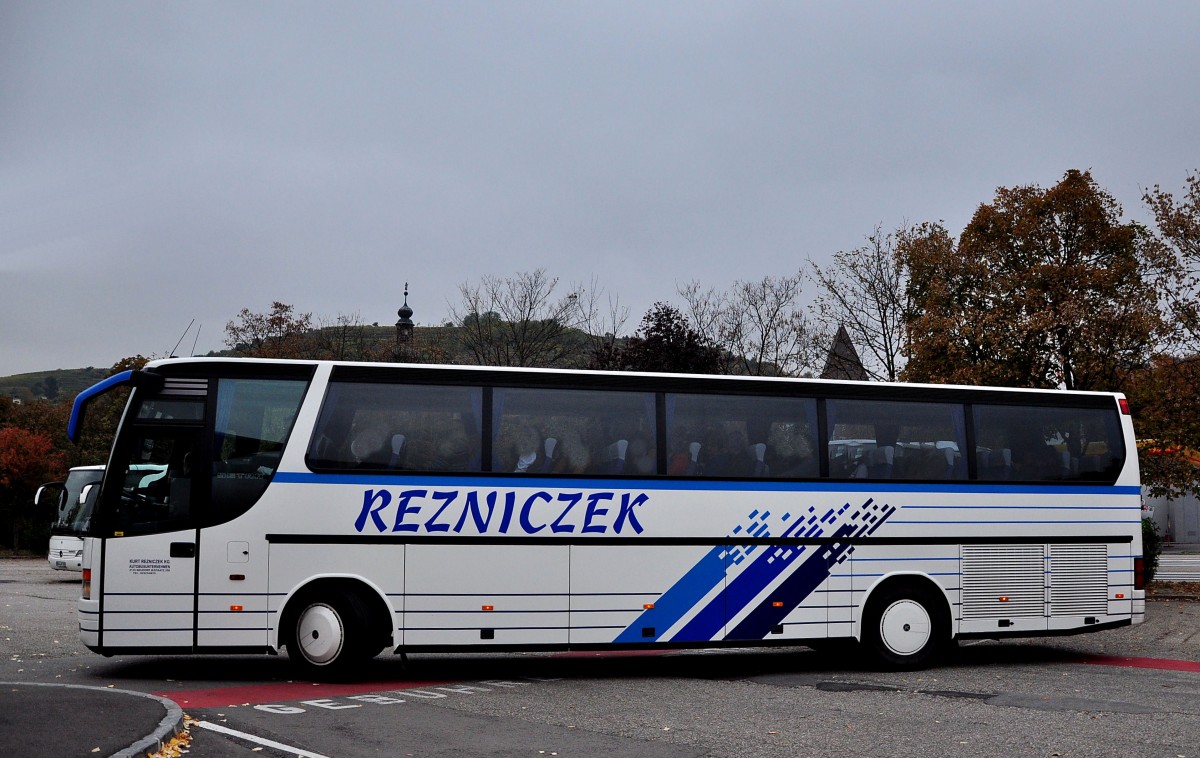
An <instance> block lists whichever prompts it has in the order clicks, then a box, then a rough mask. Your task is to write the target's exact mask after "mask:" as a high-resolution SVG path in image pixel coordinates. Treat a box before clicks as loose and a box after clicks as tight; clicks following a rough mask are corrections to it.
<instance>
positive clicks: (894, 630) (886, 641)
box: [863, 583, 950, 669]
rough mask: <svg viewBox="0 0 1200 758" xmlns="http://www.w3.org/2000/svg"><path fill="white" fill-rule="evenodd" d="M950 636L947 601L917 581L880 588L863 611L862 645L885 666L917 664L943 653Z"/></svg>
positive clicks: (909, 666) (910, 667)
mask: <svg viewBox="0 0 1200 758" xmlns="http://www.w3.org/2000/svg"><path fill="white" fill-rule="evenodd" d="M949 639H950V618H949V612H948V610H947V608H946V603H945V602H944V601H943V600H942V598H940V597H938V595H937V594H936V593H935V592H934V590H933V589H932V588H930V587H926V586H922V585H920V584H912V583H897V584H893V585H891V586H885V587H883V588H881V589H880V590H878V591H877V593H876V595H875V596H873V597H872V598H871V601H870V603H869V604H868V605H867V610H866V613H865V614H864V615H863V645H864V647H865V648H866V649H867V651H868V652H869V653H870V654H871V656H872V657H873V658H874V659H875V662H876V663H878V664H880V665H881V666H882V667H884V668H887V669H915V668H920V667H921V666H924V665H926V664H928V663H929V662H930V661H932V660H934V659H935V658H936V657H937V656H938V655H939V654H940V653H942V652H943V650H944V649H945V648H946V645H947V643H948V642H949Z"/></svg>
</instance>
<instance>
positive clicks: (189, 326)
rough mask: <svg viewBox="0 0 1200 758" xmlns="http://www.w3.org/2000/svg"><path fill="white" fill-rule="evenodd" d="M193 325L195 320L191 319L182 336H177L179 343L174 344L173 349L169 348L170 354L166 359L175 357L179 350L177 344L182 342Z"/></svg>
mask: <svg viewBox="0 0 1200 758" xmlns="http://www.w3.org/2000/svg"><path fill="white" fill-rule="evenodd" d="M194 323H196V319H192V320H191V321H189V322H188V325H187V329H184V330H183V334H181V335H179V342H176V343H175V347H173V348H171V354H170V355H168V356H167V357H168V358H174V357H175V351H176V350H178V349H179V343H180V342H183V338H184V337H186V336H187V333H188V332H190V331H191V330H192V324H194Z"/></svg>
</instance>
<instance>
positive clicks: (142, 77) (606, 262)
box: [0, 0, 1200, 375]
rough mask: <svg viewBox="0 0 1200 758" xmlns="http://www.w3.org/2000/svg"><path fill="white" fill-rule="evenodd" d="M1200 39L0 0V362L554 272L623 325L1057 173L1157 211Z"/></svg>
mask: <svg viewBox="0 0 1200 758" xmlns="http://www.w3.org/2000/svg"><path fill="white" fill-rule="evenodd" d="M1198 42H1200V3H1196V2H1171V3H1161V2H1158V3H1156V2H1128V3H1117V2H1079V3H1077V2H1059V3H1046V2H1044V1H1041V2H1029V3H1025V2H1006V3H999V2H988V3H983V2H978V3H975V2H945V3H929V2H904V3H898V2H892V3H841V2H837V3H835V2H829V3H809V2H736V3H735V2H729V3H706V2H697V1H696V0H688V1H685V2H623V3H617V2H612V3H603V2H601V3H586V4H585V3H570V2H561V1H560V0H550V1H548V2H536V3H535V2H499V1H496V2H433V1H432V0H430V1H429V2H336V3H335V2H297V1H294V0H289V1H288V2H245V1H244V0H237V1H232V2H198V1H195V2H182V1H177V2H163V1H162V0H152V1H148V2H84V1H83V0H77V1H75V2H52V1H49V0H0V375H7V374H13V373H19V372H26V371H37V370H43V369H53V368H76V367H81V366H89V365H92V366H99V367H107V366H109V365H111V364H112V363H113V362H115V361H116V360H118V359H120V358H122V357H126V356H129V355H134V354H139V353H140V354H143V355H157V356H161V355H164V354H166V353H167V352H168V351H169V350H170V349H171V347H172V346H173V345H174V344H175V342H176V340H178V339H179V337H180V335H181V334H183V331H184V329H185V328H186V327H187V326H188V324H189V322H190V321H191V320H192V319H195V320H196V322H197V323H198V324H201V325H202V330H201V332H200V336H199V341H198V343H197V344H196V349H197V350H198V351H199V352H205V351H207V350H210V349H216V348H220V347H222V343H223V338H224V325H225V323H226V322H227V321H229V320H231V319H233V318H234V317H235V316H236V314H237V312H238V311H239V310H240V309H241V308H243V307H248V308H250V309H251V310H254V311H264V310H266V309H268V308H269V306H270V304H271V302H272V301H273V300H279V301H283V302H286V303H290V304H292V305H294V306H295V307H296V308H297V310H299V311H302V312H312V313H313V314H314V316H316V317H318V318H320V317H325V318H328V319H332V318H334V317H336V316H337V315H339V314H347V315H349V314H356V315H357V316H358V317H359V318H361V319H362V320H363V321H364V322H367V323H370V322H374V321H378V322H380V323H384V324H391V323H394V322H395V319H396V308H397V307H399V305H400V302H401V298H402V294H401V293H402V288H403V284H404V282H405V281H409V282H411V295H410V298H409V303H410V305H411V306H412V307H413V309H414V310H415V311H416V316H415V318H416V320H417V321H418V323H425V324H429V323H438V322H440V321H441V320H442V319H443V318H444V317H445V316H446V314H447V310H448V309H447V301H448V300H451V301H454V300H456V299H457V297H456V296H457V287H458V285H459V284H460V283H462V282H464V281H472V282H475V281H478V279H479V278H480V277H481V276H482V275H484V274H492V275H496V276H500V277H507V276H513V275H515V274H517V273H519V272H525V271H532V270H534V269H537V268H544V269H546V271H547V272H548V273H549V274H550V275H552V276H557V277H559V278H560V281H561V284H560V286H561V287H562V292H563V293H564V294H565V292H566V288H567V285H568V284H569V283H572V282H588V281H590V280H591V279H592V277H597V278H598V281H599V283H600V284H601V285H602V286H604V287H605V288H606V289H607V291H608V293H609V294H611V295H615V296H617V297H618V298H619V299H620V301H621V303H622V304H623V305H626V306H628V307H629V309H630V312H631V315H630V323H629V325H628V328H630V329H632V328H633V327H635V326H636V325H637V322H638V320H639V319H640V318H641V315H642V314H643V313H645V311H646V310H647V308H649V307H650V305H651V304H652V303H653V302H654V301H656V300H668V301H672V300H674V301H677V300H678V298H677V296H676V290H677V287H678V286H679V285H680V284H683V283H685V282H688V281H690V280H699V281H700V282H701V283H702V284H704V285H705V286H706V287H707V286H713V287H717V288H718V289H727V288H728V287H729V286H730V285H731V284H732V283H733V282H734V281H735V280H738V279H742V280H746V279H759V278H762V277H763V276H768V275H769V276H782V275H789V274H792V273H795V272H796V270H797V269H798V268H799V267H800V265H801V264H802V262H803V260H804V259H805V258H806V257H810V256H811V257H813V258H814V259H818V260H820V259H824V258H827V257H828V256H829V255H830V254H831V253H833V252H834V251H837V250H845V249H852V248H856V247H859V246H860V245H862V244H863V242H864V238H865V237H866V235H868V234H869V233H871V232H872V230H873V229H874V227H875V226H876V225H877V224H882V225H883V226H884V227H885V228H887V229H890V228H895V227H896V226H897V225H899V224H901V223H902V222H905V221H908V222H917V221H925V220H939V219H940V220H944V221H945V222H946V224H947V226H948V227H949V228H950V230H951V231H952V232H953V233H955V234H957V233H958V232H959V231H961V229H962V227H963V225H964V224H965V223H966V222H967V221H968V220H969V219H970V216H971V214H972V213H973V212H974V210H975V208H976V207H978V205H979V204H980V203H982V202H986V201H988V200H990V199H991V198H992V197H993V195H994V192H995V189H996V188H997V187H1000V186H1015V185H1024V184H1038V185H1041V186H1043V187H1045V186H1050V185H1052V184H1054V183H1056V182H1057V181H1058V180H1059V179H1060V178H1061V177H1062V175H1063V173H1064V172H1065V171H1066V170H1068V169H1071V168H1080V169H1091V170H1092V172H1093V176H1094V177H1095V179H1096V181H1097V182H1098V183H1099V185H1100V186H1101V187H1103V188H1104V189H1106V190H1108V191H1109V192H1110V193H1111V194H1113V195H1114V196H1115V197H1116V198H1117V200H1118V201H1119V202H1121V203H1122V205H1123V206H1124V209H1125V213H1126V216H1127V217H1129V218H1141V217H1144V212H1143V210H1142V207H1141V202H1140V197H1141V194H1142V191H1143V189H1144V188H1147V187H1149V186H1152V185H1154V184H1156V183H1157V184H1161V185H1162V186H1163V187H1164V188H1165V189H1169V190H1172V191H1176V192H1178V191H1180V190H1181V189H1182V186H1183V182H1184V179H1185V177H1186V176H1187V174H1188V173H1189V171H1194V170H1195V169H1197V168H1200V149H1198V148H1200V93H1198V92H1197V84H1198V83H1200V45H1198V44H1197V43H1198ZM193 338H194V329H193V333H191V334H189V335H188V337H187V339H186V342H185V344H184V345H183V346H182V347H181V348H180V350H181V352H186V351H188V350H190V349H191V347H192V341H193Z"/></svg>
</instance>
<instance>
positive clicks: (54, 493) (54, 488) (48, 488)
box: [33, 482, 66, 507]
mask: <svg viewBox="0 0 1200 758" xmlns="http://www.w3.org/2000/svg"><path fill="white" fill-rule="evenodd" d="M65 493H66V490H65V489H64V488H63V483H62V482H48V483H46V484H43V485H42V486H41V487H38V488H37V492H35V493H34V494H33V504H34V505H35V506H43V505H53V506H55V507H57V506H58V505H60V504H61V500H62V496H63V495H64V494H65ZM51 497H53V498H54V500H53V501H52V500H51V499H50V498H51Z"/></svg>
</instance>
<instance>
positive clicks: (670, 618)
mask: <svg viewBox="0 0 1200 758" xmlns="http://www.w3.org/2000/svg"><path fill="white" fill-rule="evenodd" d="M724 581H725V548H724V547H722V546H719V545H718V546H717V547H714V548H713V549H712V550H710V551H708V553H707V554H706V555H705V556H704V557H703V558H701V559H700V561H699V563H697V564H696V565H695V566H693V567H692V568H691V570H690V571H688V572H687V573H686V574H684V575H683V578H682V579H680V580H679V581H678V582H676V583H675V584H674V585H673V586H672V587H671V588H670V589H668V590H667V591H666V592H664V593H663V595H662V597H660V598H659V599H658V600H656V601H655V603H654V607H653V608H650V609H647V610H645V611H642V613H641V615H639V616H638V617H637V618H636V619H635V620H634V622H633V623H632V624H630V625H629V626H628V627H626V629H625V631H623V632H621V634H619V635H618V636H617V638H616V639H615V640H613V642H653V641H655V640H657V639H658V638H659V637H661V636H662V635H663V633H664V632H666V631H667V629H669V628H670V627H671V626H673V625H674V624H675V623H676V622H677V621H678V620H679V619H681V618H683V616H684V614H686V613H687V612H688V611H689V610H690V609H691V608H693V607H694V606H695V605H696V604H697V603H699V602H700V601H701V600H702V599H703V598H704V596H705V595H707V594H708V593H709V592H711V591H712V590H713V588H715V587H717V586H718V585H719V584H721V583H723V582H724ZM647 628H651V629H653V630H654V634H653V635H652V636H649V637H644V636H642V630H643V629H647Z"/></svg>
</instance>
